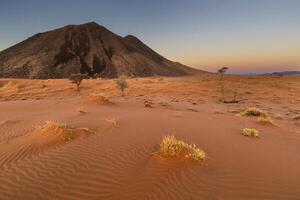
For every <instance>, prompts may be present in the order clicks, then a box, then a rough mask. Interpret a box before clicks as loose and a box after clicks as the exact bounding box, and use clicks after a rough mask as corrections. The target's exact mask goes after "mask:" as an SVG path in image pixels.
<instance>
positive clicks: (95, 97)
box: [86, 93, 113, 105]
mask: <svg viewBox="0 0 300 200" xmlns="http://www.w3.org/2000/svg"><path fill="white" fill-rule="evenodd" d="M86 99H87V100H88V101H91V102H95V103H96V104H99V105H112V104H113V103H112V102H111V101H109V99H107V98H106V97H105V96H104V95H103V94H101V93H92V94H90V95H89V96H87V97H86Z"/></svg>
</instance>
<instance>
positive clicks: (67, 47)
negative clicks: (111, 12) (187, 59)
mask: <svg viewBox="0 0 300 200" xmlns="http://www.w3.org/2000/svg"><path fill="white" fill-rule="evenodd" d="M197 72H203V71H201V70H196V69H192V68H190V67H187V66H185V65H182V64H180V63H176V62H173V61H170V60H168V59H166V58H165V57H163V56H162V55H160V54H158V53H157V52H155V51H154V50H153V49H151V48H150V47H148V46H147V45H146V44H144V43H143V42H142V41H141V40H140V39H138V38H137V37H135V36H134V35H127V36H125V37H122V36H119V35H117V34H115V33H113V32H112V31H110V30H108V29H107V28H105V27H104V26H101V25H98V24H97V23H95V22H89V23H85V24H80V25H67V26H64V27H62V28H57V29H54V30H50V31H46V32H43V33H37V34H35V35H33V36H31V37H29V38H28V39H26V40H24V41H22V42H20V43H18V44H16V45H13V46H11V47H9V48H7V49H5V50H3V51H0V77H9V78H41V79H45V78H67V77H68V76H69V75H70V74H72V73H85V74H89V75H91V76H94V75H97V76H101V77H106V78H114V77H118V76H119V75H127V76H141V77H143V76H154V75H161V76H182V75H189V74H192V73H197Z"/></svg>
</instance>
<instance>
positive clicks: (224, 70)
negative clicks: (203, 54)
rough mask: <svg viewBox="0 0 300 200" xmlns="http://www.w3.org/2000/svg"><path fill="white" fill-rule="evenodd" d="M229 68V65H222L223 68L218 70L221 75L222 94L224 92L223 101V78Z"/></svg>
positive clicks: (223, 97)
mask: <svg viewBox="0 0 300 200" xmlns="http://www.w3.org/2000/svg"><path fill="white" fill-rule="evenodd" d="M228 69H229V68H228V67H222V68H221V69H219V70H218V74H219V76H220V87H221V94H222V99H223V102H224V101H225V94H224V82H223V78H224V75H225V73H226V72H227V70H228Z"/></svg>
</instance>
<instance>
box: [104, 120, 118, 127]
mask: <svg viewBox="0 0 300 200" xmlns="http://www.w3.org/2000/svg"><path fill="white" fill-rule="evenodd" d="M105 121H107V122H109V123H111V124H112V125H113V126H115V127H118V123H117V120H116V119H115V118H105Z"/></svg>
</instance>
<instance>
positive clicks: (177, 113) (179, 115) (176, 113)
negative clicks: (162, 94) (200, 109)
mask: <svg viewBox="0 0 300 200" xmlns="http://www.w3.org/2000/svg"><path fill="white" fill-rule="evenodd" d="M173 116H174V117H183V114H182V113H181V112H175V113H173Z"/></svg>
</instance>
